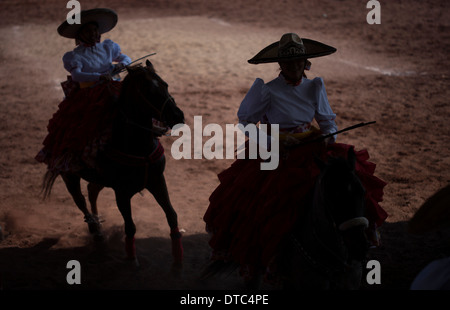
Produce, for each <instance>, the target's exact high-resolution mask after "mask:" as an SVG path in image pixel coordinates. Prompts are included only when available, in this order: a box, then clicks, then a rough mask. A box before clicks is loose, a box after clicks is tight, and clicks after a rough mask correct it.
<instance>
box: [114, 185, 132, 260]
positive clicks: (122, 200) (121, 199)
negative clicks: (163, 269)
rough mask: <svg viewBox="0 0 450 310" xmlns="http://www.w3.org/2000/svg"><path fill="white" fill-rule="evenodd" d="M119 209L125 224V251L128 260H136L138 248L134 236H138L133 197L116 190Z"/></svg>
mask: <svg viewBox="0 0 450 310" xmlns="http://www.w3.org/2000/svg"><path fill="white" fill-rule="evenodd" d="M115 193H116V202H117V207H118V208H119V211H120V213H121V214H122V217H123V220H124V222H125V251H126V254H127V258H128V259H136V246H135V243H134V235H135V234H136V226H135V225H134V222H133V218H132V216H131V197H132V195H128V194H126V193H125V192H122V191H118V190H115Z"/></svg>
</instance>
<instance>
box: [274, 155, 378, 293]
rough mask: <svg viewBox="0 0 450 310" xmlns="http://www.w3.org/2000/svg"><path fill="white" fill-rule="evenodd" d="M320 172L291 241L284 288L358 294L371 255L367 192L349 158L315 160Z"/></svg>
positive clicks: (286, 249) (286, 257)
mask: <svg viewBox="0 0 450 310" xmlns="http://www.w3.org/2000/svg"><path fill="white" fill-rule="evenodd" d="M316 162H317V164H318V165H319V167H320V168H321V174H320V175H319V176H318V178H317V181H316V185H315V187H314V191H313V193H312V197H313V198H312V202H311V203H310V205H309V209H308V211H307V213H306V216H305V217H302V218H301V220H300V221H299V222H298V224H297V225H296V228H295V229H294V230H293V233H292V234H291V236H290V237H289V238H288V240H287V241H286V246H285V250H284V255H282V256H281V260H282V262H283V264H282V265H283V266H284V267H285V270H284V273H285V275H286V276H285V283H284V284H285V287H286V288H288V289H357V288H359V287H360V284H361V276H362V262H363V261H364V260H365V259H366V255H367V252H368V249H369V247H368V241H367V238H366V232H365V231H366V228H367V226H368V220H367V219H366V218H365V217H364V213H365V212H364V210H365V202H364V201H365V190H364V187H363V186H362V183H361V181H360V180H359V178H358V177H357V175H356V173H355V153H354V152H353V150H352V149H351V150H350V151H349V153H348V158H347V159H344V158H330V159H329V160H328V162H327V163H324V162H322V161H320V160H316Z"/></svg>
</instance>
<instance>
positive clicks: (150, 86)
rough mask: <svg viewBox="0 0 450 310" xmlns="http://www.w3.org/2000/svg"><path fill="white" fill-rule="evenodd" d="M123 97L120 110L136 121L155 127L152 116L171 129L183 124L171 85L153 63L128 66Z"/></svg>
mask: <svg viewBox="0 0 450 310" xmlns="http://www.w3.org/2000/svg"><path fill="white" fill-rule="evenodd" d="M127 71H128V75H127V76H126V77H125V79H124V81H123V86H122V92H121V96H120V100H119V103H120V109H122V111H123V113H124V114H125V115H126V116H127V118H129V119H130V120H132V121H133V122H134V123H136V124H139V125H141V126H142V127H143V128H152V126H153V122H152V119H156V120H158V121H160V122H163V123H164V124H165V126H167V127H169V128H172V127H173V126H174V125H176V124H179V123H184V114H183V112H182V111H181V110H180V109H179V108H178V107H177V105H176V103H175V100H174V99H173V97H172V96H171V95H170V94H169V91H168V87H169V86H168V84H167V83H166V82H165V81H164V80H163V79H162V78H161V77H160V76H159V75H158V74H157V73H156V71H155V68H154V67H153V65H152V63H151V62H150V61H149V60H147V61H146V66H141V65H137V66H133V67H129V68H127Z"/></svg>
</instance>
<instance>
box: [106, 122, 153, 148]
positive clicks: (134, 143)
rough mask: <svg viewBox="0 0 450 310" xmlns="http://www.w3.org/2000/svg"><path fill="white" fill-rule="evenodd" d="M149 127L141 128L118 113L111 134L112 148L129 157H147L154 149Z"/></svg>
mask: <svg viewBox="0 0 450 310" xmlns="http://www.w3.org/2000/svg"><path fill="white" fill-rule="evenodd" d="M150 126H151V125H149V127H148V128H147V127H142V126H140V125H138V124H137V123H134V122H133V121H132V120H131V119H128V118H127V117H126V116H125V115H123V114H121V113H119V116H118V117H117V119H116V122H115V124H114V127H113V132H112V139H111V140H112V143H111V144H112V146H113V148H115V149H116V150H118V151H121V152H123V153H126V154H129V155H134V156H148V155H149V154H151V152H152V151H153V150H154V149H155V147H156V141H155V139H154V135H153V133H152V132H151V131H150V130H149V129H150Z"/></svg>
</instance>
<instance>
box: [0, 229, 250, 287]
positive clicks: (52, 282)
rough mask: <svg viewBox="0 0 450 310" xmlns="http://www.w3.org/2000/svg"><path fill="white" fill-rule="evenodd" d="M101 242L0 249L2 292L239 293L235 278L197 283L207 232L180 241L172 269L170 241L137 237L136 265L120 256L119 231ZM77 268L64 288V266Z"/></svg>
mask: <svg viewBox="0 0 450 310" xmlns="http://www.w3.org/2000/svg"><path fill="white" fill-rule="evenodd" d="M105 235H107V237H106V238H105V239H106V240H104V241H102V242H95V241H93V240H92V241H89V242H88V244H87V245H85V246H82V247H74V248H52V247H53V246H55V245H56V244H57V243H58V239H43V240H42V241H41V242H40V243H38V244H36V245H35V246H33V247H29V248H18V247H10V248H3V249H1V250H0V285H1V287H2V288H3V290H49V289H52V290H53V289H58V290H198V289H199V290H210V289H214V290H215V289H218V290H222V289H231V290H232V289H242V288H243V283H242V280H241V279H240V278H239V276H238V275H237V274H236V275H231V276H229V277H226V278H216V279H210V280H208V281H201V280H199V276H200V274H201V271H202V269H203V268H204V267H205V266H206V264H207V263H208V258H209V255H210V253H209V248H208V244H207V241H208V236H207V235H206V234H195V235H187V236H184V237H183V246H184V257H185V259H184V264H183V267H182V269H181V270H179V269H176V268H173V267H172V255H171V243H170V239H168V238H167V239H166V238H156V237H155V238H146V239H136V249H137V258H138V262H139V266H136V263H135V262H134V261H129V260H127V259H126V258H125V251H124V242H123V233H122V232H121V231H119V230H117V231H115V232H112V233H106V234H105ZM70 260H77V261H78V262H79V263H80V266H81V284H79V285H77V284H72V285H69V284H68V283H67V281H66V276H67V274H68V273H69V272H70V271H71V270H72V268H67V267H66V265H67V262H69V261H70Z"/></svg>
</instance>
